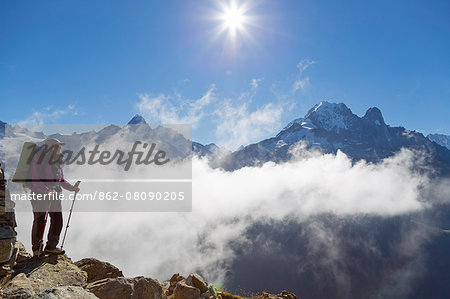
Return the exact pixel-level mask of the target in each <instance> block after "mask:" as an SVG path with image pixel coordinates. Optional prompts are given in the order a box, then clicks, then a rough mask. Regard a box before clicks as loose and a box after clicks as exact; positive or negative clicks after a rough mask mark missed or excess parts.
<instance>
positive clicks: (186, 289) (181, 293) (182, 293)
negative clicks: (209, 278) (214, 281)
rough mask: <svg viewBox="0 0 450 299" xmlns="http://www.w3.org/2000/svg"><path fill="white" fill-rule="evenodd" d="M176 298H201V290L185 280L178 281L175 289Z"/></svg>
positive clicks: (174, 296) (174, 295)
mask: <svg viewBox="0 0 450 299" xmlns="http://www.w3.org/2000/svg"><path fill="white" fill-rule="evenodd" d="M173 298H174V299H197V298H200V290H199V289H197V288H196V287H193V286H190V285H187V284H186V283H185V282H184V281H179V282H177V285H176V287H175V290H174V291H173Z"/></svg>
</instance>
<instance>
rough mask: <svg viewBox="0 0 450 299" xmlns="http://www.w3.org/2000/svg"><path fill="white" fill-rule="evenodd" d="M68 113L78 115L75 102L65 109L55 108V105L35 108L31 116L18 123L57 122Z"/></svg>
mask: <svg viewBox="0 0 450 299" xmlns="http://www.w3.org/2000/svg"><path fill="white" fill-rule="evenodd" d="M68 114H72V115H78V112H77V110H76V106H75V104H69V105H67V107H65V108H63V109H54V108H53V106H46V107H44V108H42V109H41V110H34V111H33V112H32V114H31V115H30V116H28V117H27V118H25V119H24V120H21V121H19V122H18V123H19V124H22V125H29V124H32V125H34V124H44V123H56V122H58V120H59V119H61V117H62V116H64V115H68Z"/></svg>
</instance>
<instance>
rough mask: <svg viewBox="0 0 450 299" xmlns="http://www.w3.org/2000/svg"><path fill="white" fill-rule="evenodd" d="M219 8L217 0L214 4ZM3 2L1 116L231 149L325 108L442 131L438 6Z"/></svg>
mask: <svg viewBox="0 0 450 299" xmlns="http://www.w3.org/2000/svg"><path fill="white" fill-rule="evenodd" d="M220 3H222V5H221V4H220ZM227 5H228V1H221V2H218V1H175V0H174V1H132V2H130V1H79V0H78V1H10V0H5V1H1V2H0V45H1V47H0V99H1V103H2V109H1V114H0V119H1V120H3V121H6V122H9V123H15V122H22V121H38V122H45V123H119V124H120V123H126V122H128V120H129V119H130V118H131V117H132V116H133V115H134V114H135V113H140V114H142V115H144V116H145V117H146V119H147V121H148V122H149V123H158V122H168V121H183V122H192V123H193V124H194V131H193V137H194V140H196V141H200V142H202V143H208V142H218V143H220V144H224V145H228V146H230V147H234V146H237V145H238V144H242V143H248V142H255V141H258V140H260V139H262V138H265V137H268V136H272V135H274V134H276V133H277V131H278V130H279V129H281V128H282V127H283V126H284V125H285V124H286V123H288V122H289V121H291V120H292V119H294V118H297V117H300V116H303V115H304V114H305V113H306V112H307V110H308V109H309V108H311V107H312V106H313V105H314V104H315V103H318V102H320V101H322V100H328V101H331V102H344V103H345V104H347V106H349V108H351V109H352V111H353V112H354V113H356V114H358V115H360V116H361V115H363V114H364V112H365V110H367V109H368V108H369V107H373V106H376V107H379V108H380V109H381V110H382V112H383V115H384V117H385V120H386V122H387V123H388V124H391V125H401V126H404V127H406V128H408V129H412V130H418V131H421V132H423V133H432V132H437V133H444V134H450V120H449V119H450V118H449V116H450V105H449V102H450V62H449V53H450V2H449V1H374V2H368V1H345V2H344V1H301V0H292V1H288V0H280V1H256V0H254V1H245V2H244V1H241V2H238V4H237V5H238V6H240V7H245V8H246V11H245V12H243V16H244V18H246V19H245V22H244V24H243V25H242V28H241V29H237V30H236V35H235V36H234V37H231V36H230V35H229V31H228V30H225V31H224V32H222V33H221V34H219V28H220V27H221V26H222V25H223V20H220V19H218V18H217V16H220V15H221V14H222V12H223V9H222V6H227Z"/></svg>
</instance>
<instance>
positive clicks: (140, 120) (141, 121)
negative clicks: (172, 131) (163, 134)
mask: <svg viewBox="0 0 450 299" xmlns="http://www.w3.org/2000/svg"><path fill="white" fill-rule="evenodd" d="M128 124H129V125H144V124H147V122H146V121H145V119H144V118H143V117H142V116H141V115H139V114H136V115H135V116H133V118H132V119H131V120H130V121H129V122H128Z"/></svg>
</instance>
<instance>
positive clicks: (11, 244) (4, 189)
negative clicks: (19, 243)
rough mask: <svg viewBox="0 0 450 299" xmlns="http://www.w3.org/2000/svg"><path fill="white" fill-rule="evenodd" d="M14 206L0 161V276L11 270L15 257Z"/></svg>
mask: <svg viewBox="0 0 450 299" xmlns="http://www.w3.org/2000/svg"><path fill="white" fill-rule="evenodd" d="M14 206H15V204H14V202H12V201H11V198H10V194H9V191H8V186H7V181H6V180H5V173H4V172H3V168H2V164H1V163H0V277H2V276H3V275H5V274H7V273H10V272H11V269H12V267H13V266H14V264H15V261H16V258H17V248H15V243H16V235H17V233H16V231H15V229H14V228H15V227H16V226H17V224H16V217H15V214H14Z"/></svg>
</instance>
